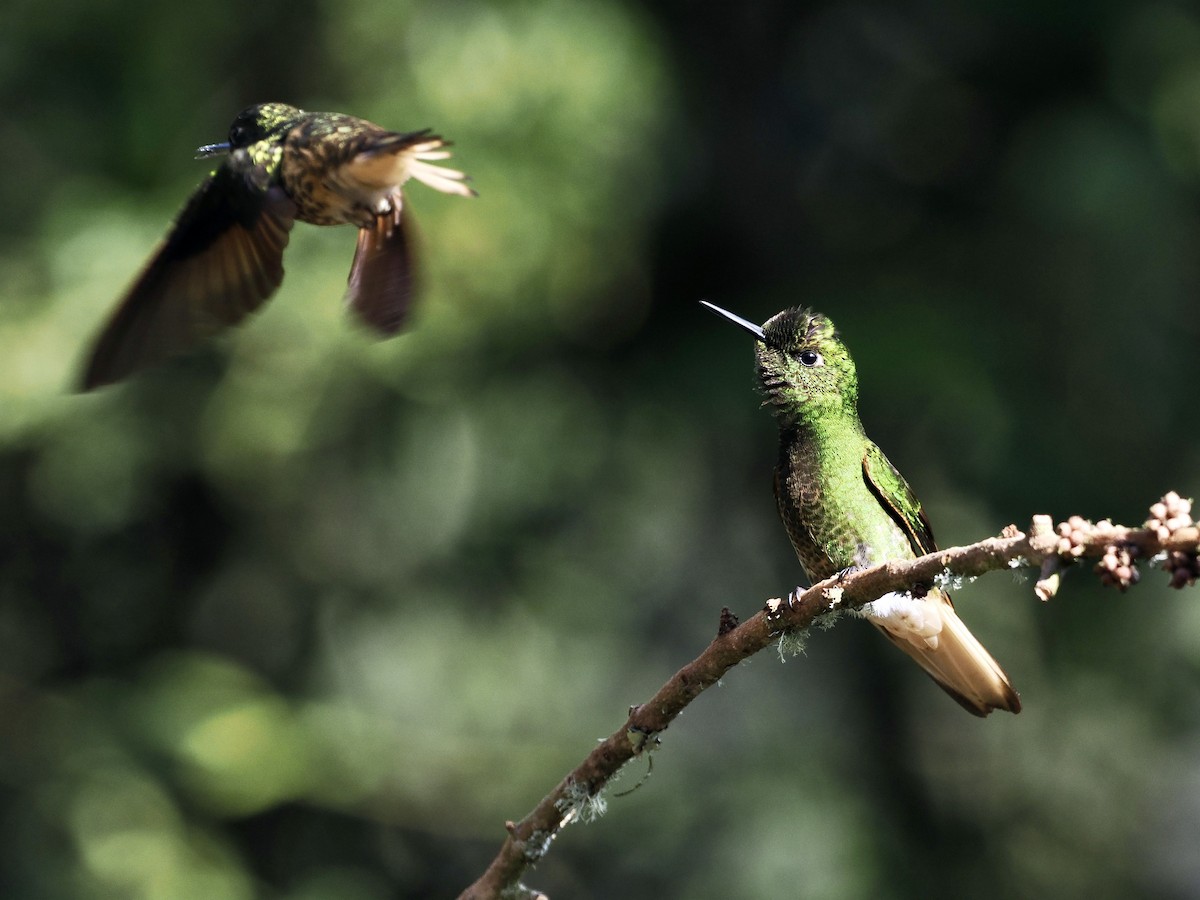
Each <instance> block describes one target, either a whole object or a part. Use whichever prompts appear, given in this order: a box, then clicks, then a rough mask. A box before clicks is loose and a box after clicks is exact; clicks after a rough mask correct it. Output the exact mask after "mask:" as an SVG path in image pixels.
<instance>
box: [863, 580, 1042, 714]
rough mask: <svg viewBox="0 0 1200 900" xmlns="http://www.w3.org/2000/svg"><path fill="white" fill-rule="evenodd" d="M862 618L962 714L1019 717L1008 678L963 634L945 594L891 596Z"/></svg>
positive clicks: (1017, 699) (963, 628) (873, 605)
mask: <svg viewBox="0 0 1200 900" xmlns="http://www.w3.org/2000/svg"><path fill="white" fill-rule="evenodd" d="M863 612H864V614H865V615H866V617H867V618H868V619H869V620H870V621H871V622H872V623H873V624H874V625H875V626H876V627H878V628H879V630H880V631H882V632H883V633H884V634H885V635H887V636H888V638H889V639H890V640H891V641H892V643H894V644H895V645H896V646H898V647H899V648H900V649H901V650H903V651H904V652H905V653H907V654H908V655H909V656H911V657H912V658H913V659H914V660H916V662H917V664H918V665H919V666H920V667H921V668H922V669H924V670H925V671H926V673H928V675H929V676H930V677H931V678H932V679H933V680H934V681H935V682H936V683H937V685H938V686H939V687H940V688H941V689H942V690H944V691H945V692H946V693H947V694H949V695H950V696H951V697H953V698H954V699H955V700H956V701H958V703H959V705H961V706H962V707H963V709H965V710H967V712H969V713H972V714H973V715H976V716H986V715H987V714H988V713H990V712H991V711H992V710H994V709H1003V710H1007V711H1008V712H1012V713H1018V712H1020V711H1021V699H1020V697H1019V696H1018V695H1017V692H1016V691H1015V690H1013V687H1012V684H1011V683H1010V682H1009V680H1008V676H1007V675H1006V674H1005V673H1004V670H1003V669H1001V668H1000V665H999V664H998V663H997V662H996V661H995V660H994V659H992V656H991V654H990V653H988V652H987V650H985V649H984V647H983V645H982V644H981V643H979V641H978V640H977V639H976V637H975V635H973V634H971V632H970V631H969V630H968V629H967V626H966V624H964V623H963V620H962V619H960V618H959V617H958V613H956V612H955V611H954V605H953V604H952V603H951V602H950V598H949V596H947V595H946V593H945V592H943V591H937V590H935V591H931V592H930V593H929V594H928V595H927V596H926V597H924V598H923V599H920V600H915V599H910V598H907V597H896V596H895V595H892V596H891V597H888V598H882V599H881V600H877V601H875V602H874V603H871V604H868V605H867V606H866V607H864V609H863Z"/></svg>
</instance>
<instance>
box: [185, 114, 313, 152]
mask: <svg viewBox="0 0 1200 900" xmlns="http://www.w3.org/2000/svg"><path fill="white" fill-rule="evenodd" d="M303 115H304V110H301V109H297V108H296V107H294V106H289V105H288V104H286V103H258V104H255V105H254V106H248V107H246V108H245V109H243V110H242V111H241V112H240V113H238V115H237V118H236V119H234V120H233V124H232V125H230V126H229V140H227V141H221V142H220V143H217V144H205V145H204V146H203V147H200V148H199V149H198V150H196V158H197V159H200V158H202V157H205V156H216V155H218V154H221V153H229V152H230V151H232V150H241V149H243V148H245V147H249V146H250V145H251V144H257V143H258V142H259V141H265V140H270V139H272V138H281V137H283V135H284V133H285V132H287V131H288V129H290V128H291V127H292V125H293V124H294V123H295V122H296V120H297V119H298V118H300V117H301V116H303Z"/></svg>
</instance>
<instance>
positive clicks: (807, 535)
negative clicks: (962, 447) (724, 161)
mask: <svg viewBox="0 0 1200 900" xmlns="http://www.w3.org/2000/svg"><path fill="white" fill-rule="evenodd" d="M705 305H707V306H709V307H710V308H712V309H713V310H714V311H716V312H718V313H720V314H721V315H723V316H725V317H726V318H729V319H731V320H732V321H734V322H735V323H737V324H739V325H741V326H742V327H743V328H745V329H746V330H748V331H750V332H751V333H752V334H753V335H754V336H755V338H756V339H757V343H756V345H755V354H756V360H757V366H758V378H759V384H760V386H761V387H762V390H763V392H764V393H765V394H766V397H767V403H768V405H770V406H771V407H772V409H773V410H774V413H775V416H776V419H777V420H778V423H779V459H778V463H777V465H776V469H775V498H776V502H777V504H778V507H779V515H780V518H782V520H783V523H784V527H785V528H786V529H787V533H788V538H789V539H790V540H791V543H792V547H793V548H794V549H795V551H796V555H797V556H798V557H799V559H800V562H801V564H802V565H803V566H804V570H805V572H806V573H807V575H808V577H809V578H810V579H812V580H813V581H819V580H821V579H823V578H828V577H829V576H831V575H834V574H836V573H837V572H839V571H841V570H843V569H848V568H857V567H861V566H869V565H875V564H877V563H881V562H885V561H887V560H889V559H912V558H915V557H916V556H921V555H924V554H926V553H930V552H932V551H933V550H935V549H936V544H935V542H934V539H933V531H932V529H931V528H930V526H929V520H928V519H927V518H926V516H925V513H924V511H923V510H922V508H921V503H920V501H919V500H917V497H916V495H915V494H914V493H913V490H912V488H911V487H909V484H908V482H907V481H905V479H904V477H903V476H902V475H901V474H900V473H899V472H898V471H897V470H896V468H895V466H893V465H892V464H891V462H889V461H888V458H887V457H886V456H885V455H884V454H883V451H882V450H880V449H879V447H877V446H876V445H875V444H874V443H873V442H872V441H871V440H870V439H869V438H868V437H867V435H866V432H865V431H864V430H863V427H862V422H861V421H860V420H859V417H858V376H857V373H856V372H855V368H854V361H853V360H852V359H851V358H850V354H849V352H848V351H847V349H846V345H845V344H844V343H843V341H842V340H841V337H840V335H839V334H838V333H837V330H836V329H835V328H834V327H833V323H831V322H830V321H829V320H828V319H827V318H825V317H824V316H822V315H820V314H819V313H814V312H811V311H809V310H806V309H801V308H795V309H788V310H785V311H783V312H781V313H779V314H778V315H776V316H774V317H773V318H771V319H770V320H768V321H767V322H766V324H764V325H763V326H762V327H761V328H759V327H758V326H757V325H754V324H752V323H749V322H746V321H745V320H743V319H739V318H738V317H736V316H733V315H732V314H730V313H727V312H725V311H724V310H721V309H719V308H718V307H715V306H712V304H705ZM865 612H866V613H867V617H868V618H869V619H870V620H871V621H872V622H874V623H875V624H876V625H877V626H879V628H880V630H881V631H883V632H884V633H885V634H886V635H887V636H888V637H889V638H890V639H891V640H892V641H893V643H895V644H896V645H897V646H899V647H900V648H901V649H902V650H904V651H905V652H906V653H908V654H909V655H910V656H912V657H913V659H915V660H916V661H917V662H918V663H919V664H920V665H921V667H922V668H923V669H925V670H926V672H928V673H929V674H930V676H932V677H933V679H934V681H936V682H937V683H938V684H939V685H940V686H941V687H942V688H944V689H945V690H946V692H947V693H949V694H950V695H951V696H952V697H954V699H955V700H957V701H958V702H959V703H960V704H962V706H963V707H964V708H966V709H967V710H968V711H969V712H972V713H974V714H975V715H980V716H984V715H987V714H988V713H989V712H991V711H992V710H993V709H1006V710H1009V711H1011V712H1018V711H1019V710H1020V708H1021V705H1020V700H1019V699H1018V697H1017V694H1016V692H1015V691H1014V690H1013V689H1012V686H1011V685H1010V684H1009V682H1008V677H1007V676H1006V675H1005V674H1004V672H1003V670H1001V669H1000V667H999V666H998V665H997V664H996V662H995V660H993V659H992V658H991V656H990V655H989V654H988V652H987V651H986V650H985V649H984V648H983V647H982V645H980V644H979V642H978V641H977V640H976V639H975V638H974V636H972V635H971V633H970V632H969V631H968V630H967V628H966V626H965V625H964V624H963V623H962V620H961V619H959V618H958V615H957V614H956V613H955V612H954V608H953V605H952V604H951V603H950V598H949V597H948V596H947V595H946V593H945V592H944V591H940V590H937V589H934V590H931V591H929V593H928V594H927V595H926V596H925V597H924V598H923V599H912V598H898V597H893V598H885V599H882V600H881V601H878V602H876V603H874V604H871V605H870V606H869V608H867V609H866V610H865Z"/></svg>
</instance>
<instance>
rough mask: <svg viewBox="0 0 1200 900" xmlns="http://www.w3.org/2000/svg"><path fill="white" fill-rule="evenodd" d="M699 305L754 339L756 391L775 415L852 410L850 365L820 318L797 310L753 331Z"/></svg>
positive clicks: (854, 391)
mask: <svg viewBox="0 0 1200 900" xmlns="http://www.w3.org/2000/svg"><path fill="white" fill-rule="evenodd" d="M701 302H704V301H701ZM704 305H705V306H707V307H708V308H709V309H711V310H713V311H714V312H716V313H718V314H719V315H722V316H724V317H725V318H726V319H729V320H730V321H731V322H733V323H734V324H736V325H739V326H740V327H742V328H744V329H745V330H747V331H749V332H750V333H751V334H752V335H754V337H755V338H756V339H757V341H758V343H757V344H756V346H755V358H756V360H757V362H758V381H759V386H760V387H761V388H762V390H763V393H765V394H766V395H767V402H768V403H770V404H771V405H772V406H774V407H775V409H776V412H777V414H779V415H781V416H784V417H786V418H788V419H811V418H813V417H815V416H820V415H821V414H822V413H824V412H827V411H831V410H844V409H849V410H851V411H854V410H855V409H856V408H857V404H858V375H857V374H856V372H855V370H854V360H852V359H851V358H850V353H849V352H848V351H847V350H846V345H845V344H844V343H842V339H841V337H840V336H839V335H838V332H837V329H836V328H834V326H833V323H832V322H830V321H829V319H827V318H826V317H825V316H823V315H821V314H820V313H817V312H813V311H812V310H809V309H804V308H803V307H799V306H797V307H793V308H792V309H785V310H784V311H783V312H781V313H777V314H776V315H774V316H772V317H771V318H770V319H768V320H767V322H766V324H764V325H763V326H762V327H761V328H759V327H758V326H757V325H755V324H754V323H752V322H747V321H746V320H745V319H742V318H740V317H739V316H735V315H733V314H732V313H729V312H726V311H725V310H723V309H721V308H720V307H717V306H714V305H713V304H711V303H706V302H705V303H704Z"/></svg>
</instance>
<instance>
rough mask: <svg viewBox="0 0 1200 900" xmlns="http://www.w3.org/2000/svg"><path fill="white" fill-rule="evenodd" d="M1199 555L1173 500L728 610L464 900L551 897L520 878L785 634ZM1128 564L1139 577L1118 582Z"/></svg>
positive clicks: (530, 819) (1181, 564)
mask: <svg viewBox="0 0 1200 900" xmlns="http://www.w3.org/2000/svg"><path fill="white" fill-rule="evenodd" d="M1181 510H1182V512H1181ZM1114 550H1115V551H1117V552H1113V551H1114ZM1198 550H1200V527H1197V525H1196V523H1194V522H1192V521H1191V518H1190V504H1189V503H1188V501H1184V500H1181V499H1180V498H1179V496H1178V495H1177V494H1174V493H1171V494H1168V495H1167V496H1166V497H1164V498H1163V499H1162V500H1161V501H1160V502H1159V503H1157V504H1155V505H1154V506H1153V507H1151V518H1150V520H1149V521H1148V522H1147V523H1146V527H1144V528H1126V527H1124V526H1120V525H1113V524H1112V523H1111V522H1108V521H1102V522H1099V523H1095V524H1093V523H1091V522H1088V521H1087V520H1085V519H1082V518H1079V517H1077V516H1073V517H1071V518H1070V519H1068V520H1067V521H1066V522H1064V523H1062V524H1060V525H1059V526H1058V527H1057V528H1055V527H1053V525H1052V522H1051V519H1050V517H1049V516H1035V517H1034V518H1033V522H1032V524H1031V526H1030V529H1029V533H1028V534H1027V535H1026V534H1023V533H1021V532H1020V531H1018V530H1017V529H1016V528H1015V527H1014V526H1012V525H1010V526H1008V527H1007V528H1005V529H1004V532H1003V533H1002V534H1001V536H999V537H994V538H988V539H986V540H983V541H979V542H978V543H976V544H970V545H968V546H965V547H950V548H948V549H946V550H940V551H938V552H936V553H930V554H928V555H927V556H922V557H920V558H918V559H913V560H896V561H892V562H888V563H884V564H882V565H878V566H873V567H871V568H869V569H862V570H858V571H853V572H849V573H846V574H844V575H842V576H840V577H839V576H835V577H833V578H829V579H826V580H825V581H822V582H820V583H818V584H815V585H813V586H812V587H811V588H809V589H808V590H806V591H800V590H799V589H797V591H796V592H794V593H793V594H792V595H791V596H789V597H788V598H787V600H770V601H768V602H767V605H766V607H764V608H763V609H762V610H760V611H759V612H758V613H756V614H755V615H754V616H752V617H751V618H749V619H747V620H746V621H745V622H742V623H741V624H740V625H735V624H732V623H733V622H736V620H734V619H733V618H732V616H731V614H729V612H728V610H723V611H722V616H721V625H720V629H719V633H718V634H717V636H716V637H715V638H714V639H713V641H712V643H711V644H709V645H708V647H707V648H706V649H705V650H704V652H703V653H701V654H700V655H699V656H697V657H696V658H695V659H694V660H692V661H691V662H690V663H688V664H687V665H685V666H684V667H683V668H682V669H680V670H679V671H678V672H676V673H675V674H674V675H673V676H671V678H670V680H669V681H667V683H666V684H664V685H663V686H662V687H661V688H659V690H658V693H656V694H655V695H654V696H653V697H651V698H650V699H649V700H648V701H647V702H645V703H643V704H641V705H640V706H635V707H633V708H631V709H630V711H629V718H628V720H627V721H626V722H625V724H624V725H623V726H622V727H621V728H619V729H617V730H616V731H615V732H613V733H612V734H611V735H609V736H608V737H607V738H606V739H605V740H604V741H602V742H601V743H600V744H599V745H597V746H596V748H595V749H594V750H593V751H592V752H591V753H590V754H588V756H587V758H586V759H585V760H584V761H583V762H582V763H580V764H579V766H577V767H576V768H575V769H574V770H573V771H572V772H571V773H570V774H569V775H567V776H566V777H565V778H564V779H563V780H562V781H560V782H559V784H558V786H557V787H555V788H554V790H552V791H551V792H550V793H549V794H547V795H546V796H545V797H544V798H542V800H541V802H540V803H538V805H537V806H536V807H535V808H534V809H533V811H532V812H530V813H529V815H527V816H526V817H525V818H524V819H522V820H521V821H520V822H517V823H513V822H507V823H506V824H505V828H506V829H507V831H508V837H507V838H506V839H505V841H504V844H503V846H502V847H501V848H500V852H499V853H498V854H497V855H496V857H495V859H493V860H492V862H491V864H490V865H489V866H488V868H487V870H486V871H485V872H484V873H483V875H482V876H480V878H479V880H477V881H476V882H475V883H474V884H472V885H471V886H470V887H468V888H467V889H466V890H465V891H463V893H462V894H461V895H460V897H459V900H507V898H513V900H546V897H545V895H544V894H542V893H540V892H538V891H535V890H532V889H530V888H526V887H525V886H524V885H522V884H520V879H521V877H522V876H523V875H524V873H525V871H526V870H527V869H529V868H530V867H531V866H533V865H535V864H536V863H537V862H538V861H539V860H540V859H541V858H542V857H543V856H544V855H545V854H546V852H547V851H548V850H549V849H550V844H551V842H552V841H553V840H554V838H555V837H556V836H557V835H558V833H559V831H561V830H562V829H563V827H565V826H566V825H569V824H570V823H571V822H574V821H575V820H577V819H583V820H584V821H587V820H589V819H591V818H594V817H595V816H596V815H598V814H599V813H601V812H603V807H604V801H603V798H602V797H601V795H600V794H601V791H602V789H603V788H604V787H605V785H606V784H607V783H608V782H609V780H610V779H612V777H613V776H614V775H615V774H616V773H617V772H618V770H620V768H621V767H622V766H624V765H625V764H626V763H627V762H629V761H630V760H632V759H633V758H635V757H636V756H638V755H639V754H640V753H642V752H643V751H644V750H646V749H649V748H652V747H653V746H654V745H655V743H656V740H655V735H657V734H658V733H659V732H661V731H663V730H665V729H666V728H667V726H668V725H670V724H671V722H672V721H673V720H674V719H675V717H676V716H678V715H679V714H680V712H682V711H683V709H684V708H685V707H686V706H687V705H688V704H689V703H691V702H692V701H693V700H694V699H696V697H698V696H699V695H700V694H701V693H702V692H703V691H705V690H706V689H707V688H709V687H711V686H712V685H714V684H716V683H717V681H718V680H719V679H720V678H721V677H722V676H723V675H724V674H725V673H726V672H727V671H729V669H731V668H732V667H733V666H736V665H737V664H738V663H740V662H741V661H742V660H744V659H746V658H748V657H750V656H753V655H754V654H755V653H758V652H759V651H760V650H762V649H764V648H765V647H767V646H769V645H770V644H772V643H773V642H774V641H775V640H776V639H777V638H778V637H779V636H780V635H781V634H783V633H784V632H788V631H795V630H799V629H804V628H807V627H808V626H809V625H811V624H812V623H813V621H814V620H815V619H817V618H818V617H820V616H822V615H825V614H826V613H830V612H836V611H838V610H848V609H858V608H859V607H861V606H863V605H864V604H865V603H868V602H870V601H872V600H875V599H878V598H879V597H881V596H883V595H884V594H886V593H888V592H891V591H906V590H910V589H912V588H913V587H915V586H918V585H929V584H932V583H934V582H935V581H939V580H943V579H947V578H954V577H956V576H958V577H974V576H978V575H983V574H985V573H987V572H991V571H995V570H997V569H1010V568H1019V567H1023V566H1032V567H1040V568H1041V571H1042V580H1040V581H1039V582H1038V583H1037V585H1036V586H1035V590H1036V592H1037V595H1038V596H1039V597H1040V598H1041V599H1042V600H1049V599H1050V598H1051V597H1053V596H1054V594H1055V592H1056V591H1057V589H1058V584H1059V581H1060V579H1061V575H1062V570H1063V569H1064V568H1065V567H1067V566H1070V565H1071V564H1072V563H1073V562H1075V561H1076V560H1079V559H1082V558H1095V559H1100V560H1102V562H1101V564H1100V565H1098V566H1097V569H1098V570H1100V573H1101V576H1102V580H1104V581H1105V583H1111V584H1116V585H1117V586H1118V587H1120V588H1121V589H1122V590H1123V589H1124V588H1126V587H1128V586H1129V584H1131V583H1132V582H1133V581H1135V580H1136V562H1134V560H1135V559H1140V560H1143V561H1146V560H1151V559H1154V558H1158V557H1159V556H1160V555H1161V557H1162V558H1163V559H1164V561H1165V562H1164V566H1163V567H1164V568H1166V569H1167V570H1168V571H1169V572H1170V573H1171V576H1172V577H1171V584H1172V585H1173V586H1176V587H1182V586H1183V585H1184V584H1191V583H1194V582H1195V580H1196V578H1197V576H1200V564H1198V563H1197V551H1198ZM1122 566H1125V567H1126V568H1131V569H1132V571H1133V573H1135V574H1134V575H1133V576H1132V577H1129V572H1128V571H1121V572H1120V573H1119V574H1115V573H1117V570H1118V569H1119V568H1120V567H1122ZM1122 576H1125V577H1124V578H1122Z"/></svg>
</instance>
